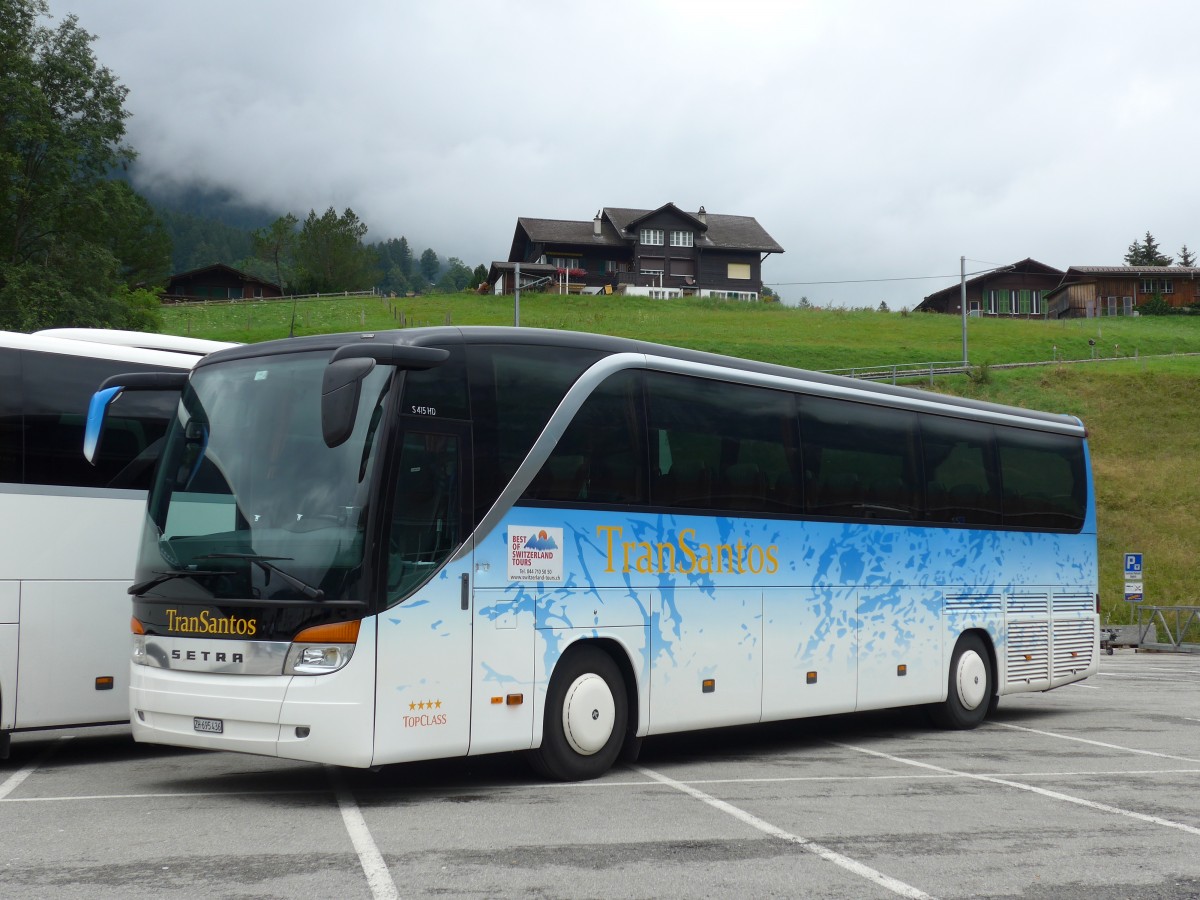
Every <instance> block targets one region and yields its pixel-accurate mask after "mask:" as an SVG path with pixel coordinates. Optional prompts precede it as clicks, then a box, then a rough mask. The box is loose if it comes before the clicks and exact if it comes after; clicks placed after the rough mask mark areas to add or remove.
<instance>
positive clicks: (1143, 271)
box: [1046, 266, 1200, 319]
mask: <svg viewBox="0 0 1200 900" xmlns="http://www.w3.org/2000/svg"><path fill="white" fill-rule="evenodd" d="M1154 297H1161V298H1162V299H1163V300H1164V301H1166V303H1167V304H1168V305H1170V306H1192V305H1194V304H1198V303H1200V267H1196V266H1071V267H1070V268H1069V269H1067V271H1066V273H1065V274H1064V275H1063V279H1062V284H1060V285H1059V286H1058V287H1057V288H1056V289H1054V290H1053V291H1050V292H1049V293H1048V294H1047V295H1046V304H1047V306H1048V307H1049V308H1051V309H1052V310H1053V312H1054V315H1055V316H1056V317H1060V318H1088V319H1090V318H1092V317H1093V316H1128V315H1132V314H1133V313H1134V312H1135V311H1136V310H1137V308H1138V307H1139V306H1141V305H1142V304H1144V303H1145V302H1146V301H1148V300H1151V299H1153V298H1154Z"/></svg>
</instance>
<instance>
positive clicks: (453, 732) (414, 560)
mask: <svg viewBox="0 0 1200 900" xmlns="http://www.w3.org/2000/svg"><path fill="white" fill-rule="evenodd" d="M395 459H396V471H395V478H394V489H393V498H392V504H391V521H390V522H389V523H388V526H387V529H386V542H387V543H386V548H385V553H384V555H385V557H386V567H387V574H386V578H385V591H386V595H387V599H386V604H385V608H384V609H383V610H382V611H381V612H380V613H379V616H378V643H377V651H376V652H377V665H376V680H375V751H374V758H373V764H374V765H382V764H385V763H394V762H404V761H408V760H417V759H433V758H436V757H445V756H462V755H465V754H466V752H467V747H468V746H469V744H470V738H471V610H470V607H471V604H470V590H471V576H472V574H473V561H474V548H473V547H471V546H470V545H469V544H464V543H463V541H464V539H465V538H466V537H467V535H468V534H469V532H470V529H469V528H468V527H467V524H468V515H467V511H468V510H469V509H470V508H471V497H470V493H471V479H470V471H471V469H470V465H469V461H470V430H469V428H468V426H467V425H466V424H465V423H464V424H456V423H452V422H445V421H440V422H439V421H434V420H429V419H424V418H422V419H413V420H412V427H410V428H407V429H405V430H404V432H403V433H402V436H401V440H400V448H399V452H398V454H397V456H396V457H395Z"/></svg>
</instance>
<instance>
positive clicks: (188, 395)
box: [138, 353, 395, 599]
mask: <svg viewBox="0 0 1200 900" xmlns="http://www.w3.org/2000/svg"><path fill="white" fill-rule="evenodd" d="M327 360H328V354H324V353H314V354H308V353H306V354H288V355H280V356H267V357H262V358H259V359H249V360H236V361H231V362H228V363H224V364H221V365H214V366H204V367H201V368H200V369H198V370H197V371H196V372H194V373H193V377H192V379H191V382H190V383H189V385H188V387H187V388H186V389H185V391H184V393H183V396H182V398H181V401H180V404H179V408H178V411H177V416H176V421H175V422H174V423H173V424H172V427H171V429H170V432H169V434H168V436H167V446H166V449H165V451H164V453H163V456H162V461H161V464H160V466H159V468H158V471H157V473H156V476H155V484H154V488H153V490H152V492H151V495H150V504H149V516H150V520H151V523H152V527H148V528H147V529H146V546H144V547H143V548H142V554H141V556H140V558H139V563H138V578H139V581H141V582H148V581H155V582H156V587H155V590H156V593H158V592H166V593H170V594H176V592H181V593H187V594H188V595H192V594H194V593H195V590H196V585H197V584H198V585H199V586H200V587H201V588H202V589H203V594H204V595H205V596H206V597H207V598H213V597H215V598H224V597H229V598H238V597H244V598H250V597H253V598H266V599H302V598H304V597H308V598H309V599H312V598H313V597H314V596H315V593H316V591H318V590H319V591H321V592H323V594H324V595H325V596H329V595H331V593H332V594H339V593H343V592H344V591H345V590H346V588H347V587H348V586H349V581H350V580H351V579H353V578H357V575H358V572H359V570H360V568H361V567H360V563H361V561H362V555H363V531H364V528H365V524H366V506H367V498H368V491H369V486H370V485H369V482H370V479H371V470H372V467H373V466H374V464H375V459H376V456H377V455H378V439H377V438H378V435H379V433H380V421H381V417H382V415H383V411H384V408H385V406H386V404H387V400H388V397H389V394H390V391H391V388H392V384H393V381H394V379H395V370H394V369H392V368H390V367H386V366H380V367H378V368H377V369H376V370H375V371H374V372H372V373H371V374H370V375H369V376H368V377H367V378H366V379H365V381H364V382H363V386H362V392H361V395H360V400H359V408H358V415H357V418H356V424H355V427H354V432H353V433H352V435H351V437H350V439H349V440H347V441H346V442H345V443H343V444H341V445H339V446H338V447H335V448H332V449H331V448H329V447H327V446H326V445H325V442H324V440H323V439H322V436H321V378H322V374H323V372H324V370H325V365H326V362H327ZM268 563H269V564H268ZM164 564H165V565H166V566H168V567H169V568H170V569H171V570H174V571H179V570H188V571H189V574H190V573H195V574H197V575H200V573H201V572H203V571H204V570H209V571H213V570H216V571H213V577H207V578H205V577H203V576H200V577H198V578H196V579H170V580H163V579H161V578H156V575H161V574H162V572H163V566H164ZM218 574H219V575H220V577H216V576H217V575H218ZM272 574H274V575H275V577H272ZM288 576H291V577H290V579H289V577H288ZM297 582H299V583H302V584H303V585H306V586H309V589H308V590H304V589H303V588H301V587H299V586H298V583H297ZM159 585H161V586H159Z"/></svg>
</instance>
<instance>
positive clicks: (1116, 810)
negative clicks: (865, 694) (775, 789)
mask: <svg viewBox="0 0 1200 900" xmlns="http://www.w3.org/2000/svg"><path fill="white" fill-rule="evenodd" d="M829 743H830V744H831V745H832V746H834V747H841V748H842V749H843V750H853V751H854V752H856V753H865V754H867V755H868V756H877V757H879V758H880V759H886V760H890V761H891V762H895V763H900V764H902V765H906V766H916V767H917V768H920V769H928V770H930V771H933V772H944V773H946V774H950V775H961V776H962V777H963V778H970V779H971V780H973V781H985V782H988V783H989V784H999V785H1002V786H1004V787H1010V788H1016V789H1017V790H1019V791H1029V792H1030V793H1031V794H1038V795H1040V796H1042V797H1048V798H1049V799H1051V800H1062V801H1063V802H1064V803H1074V804H1075V805H1076V806H1085V807H1087V808H1088V809H1094V810H1096V811H1098V812H1106V813H1113V814H1114V815H1118V816H1124V817H1125V818H1127V819H1136V820H1137V821H1139V822H1148V823H1149V824H1151V825H1162V826H1164V827H1166V828H1174V829H1177V830H1179V831H1184V832H1187V833H1188V834H1193V835H1196V836H1197V837H1200V828H1196V827H1195V826H1194V825H1186V824H1184V823H1183V822H1174V821H1172V820H1171V819H1164V818H1162V817H1161V816H1149V815H1146V814H1145V813H1140V812H1134V811H1133V810H1131V809H1121V808H1120V807H1119V806H1110V805H1109V804H1107V803H1097V802H1096V801H1094V800H1085V799H1084V798H1083V797H1073V796H1072V795H1070V794H1064V793H1062V792H1061V791H1051V790H1047V789H1046V788H1040V787H1036V786H1034V785H1032V784H1024V783H1023V782H1020V781H1013V780H1011V779H1009V778H996V777H993V776H991V775H977V774H974V773H972V772H960V771H958V770H957V769H947V768H945V767H944V766H935V765H934V764H933V763H926V762H921V761H919V760H915V759H905V758H904V757H903V756H893V755H892V754H890V753H883V752H882V751H879V750H871V749H870V748H868V747H856V746H854V745H853V744H842V743H839V742H837V741H829Z"/></svg>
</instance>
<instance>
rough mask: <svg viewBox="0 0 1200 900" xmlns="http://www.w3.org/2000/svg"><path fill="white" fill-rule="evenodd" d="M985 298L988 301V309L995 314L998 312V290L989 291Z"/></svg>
mask: <svg viewBox="0 0 1200 900" xmlns="http://www.w3.org/2000/svg"><path fill="white" fill-rule="evenodd" d="M984 299H985V300H986V301H987V311H988V312H989V313H990V314H991V315H993V316H994V315H995V314H996V309H997V305H996V291H994V290H991V291H988V292H987V296H986V297H985V298H984Z"/></svg>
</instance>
